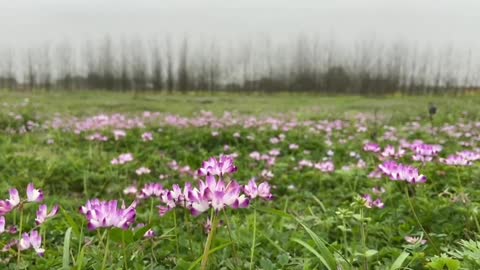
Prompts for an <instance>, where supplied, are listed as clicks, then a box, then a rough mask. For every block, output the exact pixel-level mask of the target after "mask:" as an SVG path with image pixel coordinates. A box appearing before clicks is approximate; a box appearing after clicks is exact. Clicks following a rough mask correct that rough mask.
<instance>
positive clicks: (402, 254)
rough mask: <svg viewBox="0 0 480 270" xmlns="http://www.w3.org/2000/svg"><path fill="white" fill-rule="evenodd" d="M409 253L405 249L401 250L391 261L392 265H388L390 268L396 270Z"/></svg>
mask: <svg viewBox="0 0 480 270" xmlns="http://www.w3.org/2000/svg"><path fill="white" fill-rule="evenodd" d="M409 255H410V254H409V253H408V252H406V251H404V252H402V253H401V254H400V255H399V256H398V257H397V259H396V260H395V261H394V262H393V264H392V266H391V267H390V270H397V269H400V268H401V267H402V265H403V262H405V260H406V259H407V258H408V256H409Z"/></svg>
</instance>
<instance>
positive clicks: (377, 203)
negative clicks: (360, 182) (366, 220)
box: [362, 194, 384, 208]
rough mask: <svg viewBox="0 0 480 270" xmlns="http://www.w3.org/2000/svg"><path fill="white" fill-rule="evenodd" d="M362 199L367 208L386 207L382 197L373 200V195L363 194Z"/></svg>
mask: <svg viewBox="0 0 480 270" xmlns="http://www.w3.org/2000/svg"><path fill="white" fill-rule="evenodd" d="M362 199H363V202H364V205H365V207H367V208H374V207H375V208H383V207H384V204H383V201H382V200H381V199H380V198H378V199H376V200H372V196H370V194H365V195H363V197H362Z"/></svg>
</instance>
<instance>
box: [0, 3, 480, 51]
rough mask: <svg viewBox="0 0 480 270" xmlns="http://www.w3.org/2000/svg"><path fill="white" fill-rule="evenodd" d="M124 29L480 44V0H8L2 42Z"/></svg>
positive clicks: (33, 42)
mask: <svg viewBox="0 0 480 270" xmlns="http://www.w3.org/2000/svg"><path fill="white" fill-rule="evenodd" d="M106 34H109V35H112V36H114V37H115V36H119V37H125V36H126V37H130V36H133V37H147V38H151V37H153V36H156V35H158V36H162V35H165V34H170V35H171V36H176V35H178V36H185V35H187V36H192V37H201V38H205V37H207V38H215V39H220V40H233V41H236V40H243V39H247V38H250V37H252V36H253V37H254V36H258V35H260V36H265V35H266V36H269V37H270V38H271V39H272V40H287V39H291V38H295V37H297V36H298V35H300V34H307V35H316V36H318V37H320V38H321V37H325V39H331V38H333V39H335V40H337V41H340V42H350V41H358V40H365V39H375V40H376V41H385V42H390V41H398V40H403V41H406V42H410V43H415V44H417V45H418V44H426V45H429V46H446V45H453V46H454V47H455V48H461V49H463V48H465V49H476V48H477V49H478V48H480V0H0V47H16V48H26V47H35V46H38V45H39V44H42V43H45V42H52V41H59V40H65V39H68V40H71V41H73V42H77V41H85V40H87V39H97V38H100V37H104V36H105V35H106Z"/></svg>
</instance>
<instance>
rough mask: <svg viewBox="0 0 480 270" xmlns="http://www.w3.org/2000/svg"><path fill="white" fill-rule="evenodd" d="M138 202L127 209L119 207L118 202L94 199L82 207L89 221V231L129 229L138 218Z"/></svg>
mask: <svg viewBox="0 0 480 270" xmlns="http://www.w3.org/2000/svg"><path fill="white" fill-rule="evenodd" d="M136 205H137V204H136V202H133V203H132V204H131V205H130V206H128V207H126V206H125V204H124V203H123V202H122V205H121V206H120V207H118V201H116V200H113V201H100V200H98V199H93V200H89V201H87V203H86V204H85V205H84V206H82V207H80V213H82V214H83V215H84V216H85V217H86V219H87V221H88V229H89V230H96V229H98V228H121V229H124V230H126V229H128V228H129V227H130V226H131V225H132V224H133V223H134V222H135V218H136V214H137V212H136Z"/></svg>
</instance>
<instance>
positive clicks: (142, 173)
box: [135, 167, 150, 175]
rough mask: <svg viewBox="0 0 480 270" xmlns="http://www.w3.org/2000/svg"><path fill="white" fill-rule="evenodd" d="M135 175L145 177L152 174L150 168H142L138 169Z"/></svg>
mask: <svg viewBox="0 0 480 270" xmlns="http://www.w3.org/2000/svg"><path fill="white" fill-rule="evenodd" d="M135 173H136V174H137V175H144V174H149V173H150V169H149V168H146V167H140V168H138V169H137V170H136V171H135Z"/></svg>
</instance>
